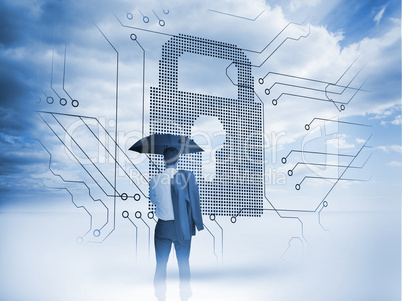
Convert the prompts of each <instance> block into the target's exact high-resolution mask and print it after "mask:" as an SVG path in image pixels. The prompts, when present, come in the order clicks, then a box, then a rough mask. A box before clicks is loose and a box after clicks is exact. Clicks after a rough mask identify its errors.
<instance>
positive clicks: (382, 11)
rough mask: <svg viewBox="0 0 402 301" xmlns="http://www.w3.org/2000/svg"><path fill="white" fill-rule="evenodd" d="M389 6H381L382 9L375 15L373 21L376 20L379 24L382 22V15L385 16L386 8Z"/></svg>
mask: <svg viewBox="0 0 402 301" xmlns="http://www.w3.org/2000/svg"><path fill="white" fill-rule="evenodd" d="M387 6H388V4H387V5H385V6H383V7H382V8H381V10H380V11H379V12H378V13H377V14H376V15H375V17H374V19H373V21H374V22H376V23H377V25H378V24H379V23H380V21H381V19H382V17H383V16H384V12H385V9H386V8H387Z"/></svg>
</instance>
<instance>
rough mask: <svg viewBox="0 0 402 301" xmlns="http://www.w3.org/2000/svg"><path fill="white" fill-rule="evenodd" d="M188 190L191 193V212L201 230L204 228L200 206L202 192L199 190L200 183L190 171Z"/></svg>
mask: <svg viewBox="0 0 402 301" xmlns="http://www.w3.org/2000/svg"><path fill="white" fill-rule="evenodd" d="M188 181H189V183H188V191H189V194H190V207H191V213H192V215H193V220H194V223H195V225H196V227H197V229H198V231H201V230H203V229H204V224H203V222H202V214H201V206H200V193H199V191H198V184H197V181H196V179H195V176H194V174H193V173H192V172H190V174H189V176H188Z"/></svg>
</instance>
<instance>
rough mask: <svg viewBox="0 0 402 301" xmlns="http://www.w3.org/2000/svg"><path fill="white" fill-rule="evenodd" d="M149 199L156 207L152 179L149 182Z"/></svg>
mask: <svg viewBox="0 0 402 301" xmlns="http://www.w3.org/2000/svg"><path fill="white" fill-rule="evenodd" d="M149 198H150V200H151V203H152V204H154V205H155V206H157V205H158V204H157V200H156V195H155V178H152V179H151V181H150V182H149Z"/></svg>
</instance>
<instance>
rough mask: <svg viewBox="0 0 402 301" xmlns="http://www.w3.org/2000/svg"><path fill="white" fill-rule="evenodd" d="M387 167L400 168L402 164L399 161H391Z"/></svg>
mask: <svg viewBox="0 0 402 301" xmlns="http://www.w3.org/2000/svg"><path fill="white" fill-rule="evenodd" d="M387 166H395V167H401V166H402V162H401V161H391V162H388V163H387Z"/></svg>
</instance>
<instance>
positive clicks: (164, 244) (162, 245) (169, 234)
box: [154, 219, 192, 301]
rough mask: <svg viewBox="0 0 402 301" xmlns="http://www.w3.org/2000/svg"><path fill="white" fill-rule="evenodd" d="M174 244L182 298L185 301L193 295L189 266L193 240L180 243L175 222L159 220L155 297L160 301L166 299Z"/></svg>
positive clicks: (157, 226)
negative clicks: (170, 258)
mask: <svg viewBox="0 0 402 301" xmlns="http://www.w3.org/2000/svg"><path fill="white" fill-rule="evenodd" d="M172 244H173V245H174V248H175V251H176V258H177V263H178V265H179V278H180V297H181V299H182V300H183V301H184V300H188V299H189V298H190V297H191V295H192V292H191V286H190V264H189V258H190V248H191V238H190V239H189V240H184V241H183V240H181V241H179V240H178V239H177V235H176V227H175V221H174V220H172V221H164V220H161V219H159V220H158V222H157V224H156V227H155V255H156V270H155V278H154V288H155V296H156V297H157V298H158V300H159V301H164V300H165V298H166V267H167V262H168V259H169V254H170V250H171V248H172Z"/></svg>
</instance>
